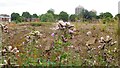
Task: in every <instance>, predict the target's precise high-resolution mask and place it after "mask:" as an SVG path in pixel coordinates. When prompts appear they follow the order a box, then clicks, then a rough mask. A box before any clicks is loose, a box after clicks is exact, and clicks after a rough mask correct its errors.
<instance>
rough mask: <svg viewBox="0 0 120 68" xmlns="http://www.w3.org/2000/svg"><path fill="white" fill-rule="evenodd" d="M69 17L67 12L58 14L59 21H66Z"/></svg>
mask: <svg viewBox="0 0 120 68" xmlns="http://www.w3.org/2000/svg"><path fill="white" fill-rule="evenodd" d="M68 17H69V15H68V14H67V12H64V11H61V12H60V14H59V20H63V21H68Z"/></svg>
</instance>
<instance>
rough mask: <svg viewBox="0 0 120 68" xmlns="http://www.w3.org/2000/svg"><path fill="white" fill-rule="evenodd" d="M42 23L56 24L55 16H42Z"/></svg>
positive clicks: (48, 14)
mask: <svg viewBox="0 0 120 68" xmlns="http://www.w3.org/2000/svg"><path fill="white" fill-rule="evenodd" d="M40 20H41V22H54V16H53V15H52V14H51V13H46V14H43V15H41V17H40Z"/></svg>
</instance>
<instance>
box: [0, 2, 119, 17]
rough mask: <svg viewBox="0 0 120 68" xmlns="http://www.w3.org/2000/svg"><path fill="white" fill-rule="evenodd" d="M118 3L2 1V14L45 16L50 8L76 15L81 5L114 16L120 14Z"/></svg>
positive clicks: (0, 12)
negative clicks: (25, 12)
mask: <svg viewBox="0 0 120 68" xmlns="http://www.w3.org/2000/svg"><path fill="white" fill-rule="evenodd" d="M118 1H120V0H0V14H9V15H10V14H11V13H12V12H17V13H20V14H22V12H24V11H29V12H30V13H31V14H33V13H37V14H39V15H40V14H43V13H46V11H47V10H49V9H50V8H52V9H54V10H55V13H56V14H59V13H60V11H66V12H67V13H68V14H74V13H75V8H76V7H77V6H79V5H81V6H83V7H84V8H86V9H88V10H89V11H90V10H92V9H94V10H96V11H97V13H98V14H99V13H101V12H111V13H112V14H113V15H115V14H117V13H118Z"/></svg>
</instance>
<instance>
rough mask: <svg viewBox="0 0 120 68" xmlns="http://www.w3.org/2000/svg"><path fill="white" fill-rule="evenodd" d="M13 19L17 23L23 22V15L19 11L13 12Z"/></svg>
mask: <svg viewBox="0 0 120 68" xmlns="http://www.w3.org/2000/svg"><path fill="white" fill-rule="evenodd" d="M11 20H12V21H14V22H16V23H19V22H22V17H21V16H20V15H19V14H18V13H12V14H11Z"/></svg>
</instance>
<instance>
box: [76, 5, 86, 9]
mask: <svg viewBox="0 0 120 68" xmlns="http://www.w3.org/2000/svg"><path fill="white" fill-rule="evenodd" d="M76 8H84V7H83V6H81V5H79V6H77V7H76Z"/></svg>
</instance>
